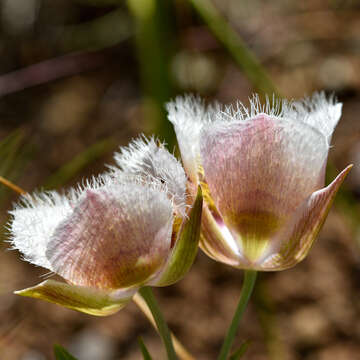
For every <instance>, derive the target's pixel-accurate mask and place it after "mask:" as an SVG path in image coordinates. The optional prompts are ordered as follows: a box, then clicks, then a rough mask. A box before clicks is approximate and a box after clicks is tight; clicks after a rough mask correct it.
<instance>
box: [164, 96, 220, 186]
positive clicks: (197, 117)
mask: <svg viewBox="0 0 360 360" xmlns="http://www.w3.org/2000/svg"><path fill="white" fill-rule="evenodd" d="M166 108H167V110H168V118H169V120H170V122H171V123H172V124H173V125H174V128H175V132H176V137H177V141H178V144H179V148H180V152H181V159H182V161H183V165H184V167H185V170H186V173H187V175H188V176H189V178H190V179H191V180H192V181H193V182H194V183H197V171H198V163H199V156H200V148H199V136H200V131H201V129H202V127H203V125H204V124H206V123H208V122H211V121H213V120H214V116H215V114H216V113H217V111H218V110H220V107H219V105H218V104H214V105H211V106H208V107H206V106H205V103H204V102H203V101H202V100H201V99H200V98H199V97H195V96H184V97H181V96H179V97H177V98H176V99H175V101H172V102H169V103H168V104H167V105H166Z"/></svg>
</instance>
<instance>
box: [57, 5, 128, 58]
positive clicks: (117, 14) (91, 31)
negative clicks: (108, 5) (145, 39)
mask: <svg viewBox="0 0 360 360" xmlns="http://www.w3.org/2000/svg"><path fill="white" fill-rule="evenodd" d="M131 33H132V29H131V24H130V19H129V16H128V15H127V14H126V13H125V12H124V10H121V9H116V10H113V11H112V12H110V13H107V14H106V15H104V16H102V17H100V18H97V19H95V20H92V21H88V22H84V23H81V24H79V25H73V26H67V27H66V28H64V29H61V30H60V32H59V35H60V37H61V45H62V47H63V49H64V50H65V51H76V50H79V49H81V50H89V49H90V50H98V49H103V48H106V47H110V46H114V45H116V44H118V43H120V42H121V41H124V40H126V39H128V38H129V36H130V35H131Z"/></svg>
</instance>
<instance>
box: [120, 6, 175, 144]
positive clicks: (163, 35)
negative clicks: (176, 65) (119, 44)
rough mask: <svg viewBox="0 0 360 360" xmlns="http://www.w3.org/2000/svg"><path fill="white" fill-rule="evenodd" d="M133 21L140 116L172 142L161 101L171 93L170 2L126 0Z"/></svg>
mask: <svg viewBox="0 0 360 360" xmlns="http://www.w3.org/2000/svg"><path fill="white" fill-rule="evenodd" d="M127 3H128V7H129V10H130V12H131V14H132V15H133V18H134V21H135V45H136V52H137V58H138V62H139V66H140V69H139V70H140V75H141V81H142V86H143V89H144V95H145V99H144V111H145V113H144V116H145V117H146V118H147V119H148V121H149V123H150V128H151V129H152V132H155V133H156V134H157V135H158V136H159V137H160V138H161V139H163V140H165V141H166V143H167V145H168V147H169V149H170V150H172V149H173V147H174V145H175V133H174V130H173V128H172V126H171V124H170V122H169V121H167V118H166V111H165V107H164V104H165V102H167V101H169V100H170V98H171V97H172V96H173V95H174V90H173V84H172V79H171V75H170V73H171V71H170V67H171V60H172V56H173V50H174V43H175V37H174V29H173V24H172V19H173V18H174V16H173V8H172V5H173V3H172V2H171V1H168V0H128V1H127Z"/></svg>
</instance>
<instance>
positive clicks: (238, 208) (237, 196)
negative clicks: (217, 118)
mask: <svg viewBox="0 0 360 360" xmlns="http://www.w3.org/2000/svg"><path fill="white" fill-rule="evenodd" d="M200 152H201V159H202V165H203V169H204V177H205V179H206V182H207V184H208V186H209V190H210V193H211V196H212V198H213V199H214V202H215V205H216V207H217V209H218V210H219V212H220V214H221V216H222V218H223V219H224V222H225V224H226V225H227V226H228V228H229V230H230V231H231V233H232V235H233V236H234V238H235V239H236V241H237V242H238V244H239V246H240V251H241V252H242V253H243V254H245V256H247V255H248V256H249V257H251V258H252V259H251V260H254V258H256V257H257V256H260V253H258V250H259V251H260V252H262V251H263V250H264V248H266V244H265V243H264V244H260V243H259V246H256V247H254V246H253V245H254V241H261V239H269V238H270V237H271V236H272V235H273V234H275V233H276V231H277V230H278V229H279V228H280V227H281V225H282V224H283V223H284V221H285V220H286V219H287V217H288V214H289V213H292V212H293V211H294V210H295V209H296V208H297V207H298V206H299V205H300V204H301V203H302V201H303V200H304V199H305V198H306V197H307V196H309V195H310V194H311V193H312V192H313V191H315V190H317V189H319V188H320V187H321V186H322V184H323V182H324V179H323V168H324V164H325V161H326V158H327V153H328V146H327V143H326V139H325V137H324V136H323V135H322V134H320V133H319V132H317V131H315V130H314V129H313V128H311V127H309V126H307V125H304V124H302V123H297V122H289V121H286V120H282V119H278V118H273V117H269V116H267V115H265V114H261V115H258V116H257V117H256V118H253V119H251V120H248V121H243V122H233V123H227V124H226V123H216V124H214V125H212V126H211V127H210V126H209V127H204V128H203V130H202V133H201V144H200ZM250 245H251V246H250ZM249 249H250V250H251V252H252V253H251V254H250V253H248V254H246V252H247V251H248V250H249ZM250 250H249V251H250ZM255 250H256V251H255Z"/></svg>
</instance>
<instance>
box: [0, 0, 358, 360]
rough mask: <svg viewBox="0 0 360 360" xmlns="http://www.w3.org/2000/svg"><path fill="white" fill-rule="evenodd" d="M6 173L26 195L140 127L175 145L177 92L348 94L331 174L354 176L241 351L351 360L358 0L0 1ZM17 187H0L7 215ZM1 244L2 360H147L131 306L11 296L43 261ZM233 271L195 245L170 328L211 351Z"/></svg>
mask: <svg viewBox="0 0 360 360" xmlns="http://www.w3.org/2000/svg"><path fill="white" fill-rule="evenodd" d="M0 28H1V35H0V119H1V120H0V159H1V161H0V175H2V176H4V177H6V178H8V179H10V180H12V181H13V182H15V183H16V184H18V185H19V186H21V187H22V188H24V189H25V190H27V191H32V190H34V189H55V188H59V187H62V186H70V185H73V184H75V183H76V182H78V181H80V180H81V179H82V178H84V177H86V176H90V175H92V174H97V173H100V172H102V171H104V170H105V167H104V164H112V162H113V161H112V153H113V151H114V150H116V149H117V148H118V146H119V145H126V144H127V143H128V142H129V140H130V139H131V138H132V137H134V136H136V135H137V134H139V133H141V132H144V133H146V134H150V133H156V134H157V135H158V136H159V137H160V138H161V139H163V140H166V141H167V143H168V146H169V148H170V149H171V150H172V149H173V148H174V146H175V144H176V141H175V138H174V133H173V130H172V127H171V126H170V123H168V122H166V112H165V110H164V106H163V105H164V103H165V102H166V101H168V100H169V99H171V98H173V97H174V96H176V94H182V93H184V92H193V93H199V94H201V95H202V96H204V97H205V98H207V99H209V100H211V99H217V100H220V101H221V102H225V103H231V102H234V101H236V100H237V99H240V100H241V101H243V102H245V103H246V102H247V99H248V97H249V96H251V94H252V93H253V92H255V91H257V92H259V93H260V94H262V95H263V94H265V93H268V94H270V95H271V94H273V93H276V94H279V95H281V96H283V97H286V98H289V99H293V98H299V97H303V96H304V95H306V94H307V95H309V94H311V93H312V92H313V91H315V90H322V89H323V90H325V91H326V92H327V93H335V94H336V96H337V97H338V99H340V100H341V101H342V102H343V103H344V107H343V117H342V120H341V121H340V124H339V125H338V127H337V130H336V131H335V135H334V137H333V145H334V146H333V148H332V149H331V151H330V163H329V168H328V180H329V181H330V180H331V179H333V178H334V177H335V175H336V174H337V173H338V172H339V170H341V169H343V168H344V167H345V166H346V165H347V164H349V163H354V164H355V167H354V168H353V170H352V172H351V174H350V175H349V177H348V178H347V180H346V182H345V184H344V186H343V187H342V190H340V193H339V195H338V196H337V199H336V202H335V206H334V207H333V209H332V210H331V213H330V215H329V217H328V220H327V222H326V224H325V226H324V228H323V230H322V232H321V235H320V237H319V239H318V241H317V242H316V244H315V246H314V248H313V250H312V251H311V252H310V254H309V256H308V257H307V258H306V259H305V260H304V262H303V263H301V264H299V265H297V266H296V267H295V268H294V269H292V270H286V271H283V272H278V273H264V274H261V276H260V279H259V281H258V284H257V287H256V290H255V295H254V297H253V298H252V301H251V303H250V306H249V307H248V310H247V312H246V314H245V317H244V319H243V321H242V322H241V326H240V328H239V333H238V338H237V344H238V345H239V344H240V343H242V342H243V341H244V340H251V345H250V347H249V349H248V351H247V353H246V355H245V356H244V359H249V360H267V359H269V360H298V359H305V360H332V359H335V360H347V359H349V360H350V359H351V360H354V359H360V321H359V320H360V302H359V298H360V296H359V295H360V210H359V207H360V206H359V198H360V121H359V114H360V101H359V100H360V76H359V74H360V3H359V2H358V1H356V0H306V1H296V0H286V1H285V0H275V1H266V0H243V1H239V0H174V1H170V0H167V1H166V0H127V1H126V0H0ZM16 198H17V195H16V194H14V193H12V192H10V191H9V190H7V189H6V188H5V187H4V186H2V185H1V186H0V206H1V212H0V216H1V222H2V223H4V224H5V223H6V221H7V220H8V215H7V211H8V210H9V209H10V208H11V203H12V201H15V200H16ZM6 236H7V235H6V231H5V230H3V234H2V240H1V243H0V246H1V249H0V250H1V251H0V319H1V320H0V358H1V359H5V360H18V359H19V360H45V359H53V350H52V346H53V344H54V343H59V344H61V345H63V346H65V347H66V348H67V349H68V350H69V351H70V352H72V353H73V354H74V355H76V356H78V358H79V359H80V360H85V359H86V360H114V359H129V360H131V359H140V358H141V355H140V350H139V348H138V343H137V337H138V336H140V335H141V336H142V337H143V339H144V342H145V343H146V345H147V346H148V348H149V350H150V352H151V353H152V355H153V357H154V359H164V358H165V354H164V352H163V349H162V345H161V341H160V339H159V337H158V336H157V334H156V333H155V331H154V330H153V329H152V327H151V326H150V325H149V323H148V322H147V321H146V320H145V319H144V316H143V315H142V313H141V312H140V311H139V310H138V309H137V308H136V306H135V304H129V305H128V306H127V307H126V308H125V309H124V310H122V311H121V312H119V313H117V314H115V315H113V316H110V317H107V318H95V317H91V316H87V315H84V314H80V313H77V312H74V311H71V310H67V309H65V308H62V307H59V306H56V305H52V304H48V303H45V302H41V301H38V300H33V299H26V298H21V297H17V296H15V295H13V294H12V292H13V291H14V290H17V289H22V288H25V287H29V286H32V285H35V284H37V283H38V282H40V281H41V280H42V278H41V276H42V275H43V274H45V273H46V270H43V269H41V268H36V267H34V266H32V265H29V264H27V263H25V262H22V261H21V260H20V256H19V254H18V253H17V252H15V251H8V244H7V243H6V241H4V240H6ZM241 284H242V272H241V271H238V270H235V269H232V268H230V267H227V266H225V265H222V264H218V263H215V262H214V261H212V260H210V259H209V258H207V257H206V256H205V255H203V254H202V253H201V252H199V256H198V258H197V260H196V263H195V265H194V267H193V268H192V270H191V271H190V273H189V275H188V276H186V277H185V278H184V279H183V280H182V281H181V282H179V283H178V284H176V285H173V286H171V287H167V288H163V289H156V290H155V292H156V295H157V296H158V298H159V301H160V303H161V305H162V308H163V311H164V313H165V316H166V318H167V319H168V321H169V325H170V327H171V328H172V329H173V330H174V332H175V333H176V334H177V335H178V337H179V338H180V340H181V341H182V342H183V343H184V344H186V346H187V347H188V348H189V350H190V351H191V352H192V353H193V354H194V355H195V356H196V358H197V359H203V360H207V359H214V358H215V357H216V354H217V351H218V350H219V348H220V345H221V342H222V336H223V334H224V333H225V330H226V329H227V326H228V324H229V323H230V320H231V318H232V315H233V311H234V309H235V306H236V303H237V300H238V297H239V294H240V290H241Z"/></svg>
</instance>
